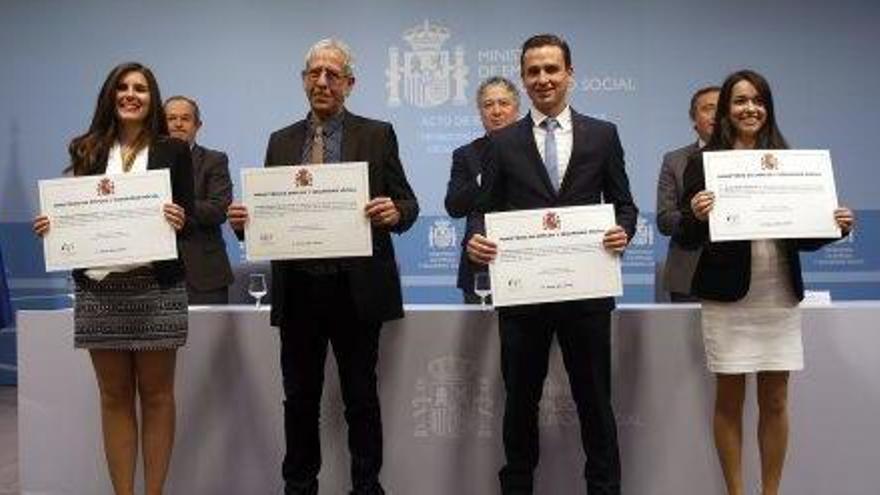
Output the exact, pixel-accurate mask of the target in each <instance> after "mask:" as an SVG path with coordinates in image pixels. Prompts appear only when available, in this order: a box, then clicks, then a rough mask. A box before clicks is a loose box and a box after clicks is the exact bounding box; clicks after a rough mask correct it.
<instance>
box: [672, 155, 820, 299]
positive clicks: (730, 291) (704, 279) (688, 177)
mask: <svg viewBox="0 0 880 495" xmlns="http://www.w3.org/2000/svg"><path fill="white" fill-rule="evenodd" d="M683 182H684V195H683V196H682V199H681V203H679V206H678V207H679V210H680V211H681V224H680V228H679V229H678V230H677V231H676V232H675V233H674V234H673V239H674V240H675V241H676V242H677V243H678V244H679V245H680V246H682V247H684V248H685V249H700V248H702V253H701V254H700V259H699V260H698V261H697V268H696V271H695V272H694V277H693V280H692V281H691V294H693V295H695V296H697V297H699V298H701V299H708V300H711V301H723V302H732V301H738V300H740V299H742V298H743V297H745V295H746V294H747V293H748V292H749V282H750V280H751V275H752V270H751V268H752V245H751V241H725V242H711V241H709V222H702V221H700V220H697V218H696V217H695V216H694V213H693V210H691V199H693V197H694V196H695V195H696V194H697V193H698V192H700V191H702V190H704V189H706V179H705V175H704V172H703V154H702V153H696V154H693V155H691V157H690V158H689V159H688V165H687V168H686V169H685V172H684V180H683ZM835 240H836V239H785V240H782V241H781V242H782V245H783V249H784V252H785V256H786V258H787V259H788V266H789V279H790V280H791V286H792V288H793V290H794V296H795V297H796V298H797V300H798V301H800V300H803V298H804V279H803V276H802V275H801V257H800V253H799V252H800V251H815V250H817V249H819V248H821V247H822V246H824V245H825V244H828V243H830V242H833V241H835Z"/></svg>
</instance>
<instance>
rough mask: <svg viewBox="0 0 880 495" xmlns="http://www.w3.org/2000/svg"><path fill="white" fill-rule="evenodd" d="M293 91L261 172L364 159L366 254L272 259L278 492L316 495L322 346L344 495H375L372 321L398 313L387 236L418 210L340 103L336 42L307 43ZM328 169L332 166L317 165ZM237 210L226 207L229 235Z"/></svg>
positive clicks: (374, 136) (382, 150)
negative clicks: (334, 373) (297, 114)
mask: <svg viewBox="0 0 880 495" xmlns="http://www.w3.org/2000/svg"><path fill="white" fill-rule="evenodd" d="M302 80H303V87H304V88H305V93H306V97H307V98H308V100H309V105H310V108H311V111H310V112H309V114H308V115H307V116H306V118H305V119H304V120H301V121H299V122H296V123H295V124H293V125H291V126H288V127H285V128H284V129H281V130H279V131H276V132H275V133H273V134H272V137H271V138H270V139H269V147H268V149H267V150H266V162H265V164H266V166H274V165H293V164H301V163H335V162H351V161H365V162H368V163H369V183H370V198H372V199H371V200H370V201H369V202H368V203H367V205H366V208H365V215H367V217H369V219H370V221H371V223H372V226H373V232H372V235H373V255H372V256H370V257H361V258H336V259H329V258H325V259H321V260H308V261H306V260H298V261H294V260H287V261H273V262H272V291H273V293H274V294H275V297H274V298H273V299H272V316H271V320H272V325H274V326H277V327H279V329H280V333H281V371H282V376H283V380H284V394H285V399H286V400H285V402H284V428H285V434H286V440H287V453H286V455H285V457H284V465H283V467H282V471H283V475H284V481H285V494H288V495H290V494H317V493H318V479H317V476H318V471H319V470H320V466H321V446H320V440H319V438H320V437H319V431H318V424H319V412H320V402H321V390H322V388H323V383H324V360H325V357H326V354H327V344H328V342H329V343H330V344H331V345H332V347H333V353H334V355H335V357H336V364H337V369H338V370H339V381H340V384H341V387H342V399H343V402H344V403H345V419H346V421H347V422H348V447H349V451H350V453H351V478H352V483H353V491H352V493H353V494H357V495H378V494H383V493H384V491H383V489H382V486H381V485H380V484H379V470H380V468H381V467H382V423H381V418H380V412H379V397H378V394H377V392H376V362H377V359H378V347H379V331H380V328H381V327H382V323H383V322H385V321H389V320H394V319H398V318H402V317H403V304H402V298H401V289H400V276H399V274H398V272H397V264H396V262H395V259H394V248H393V246H392V244H391V236H390V233H391V232H396V233H401V232H404V231H406V230H407V229H409V228H410V227H411V226H412V224H413V223H414V222H415V220H416V217H417V216H418V212H419V206H418V202H417V201H416V198H415V195H414V194H413V192H412V189H411V188H410V185H409V183H408V182H407V179H406V175H405V174H404V171H403V166H402V164H401V163H400V158H399V157H398V150H397V138H396V136H395V133H394V129H393V128H392V126H391V124H389V123H387V122H380V121H377V120H371V119H367V118H364V117H359V116H357V115H354V114H352V113H350V112H348V110H346V109H345V107H344V102H345V98H346V97H347V96H348V94H349V93H350V91H351V89H352V87H353V86H354V82H355V78H354V74H353V72H352V56H351V51H350V50H349V48H348V47H347V46H346V45H345V44H344V43H342V42H340V41H337V40H332V39H329V40H322V41H319V42H318V43H316V44H315V45H314V46H313V47H312V48H311V49H310V50H309V52H308V54H307V56H306V64H305V69H304V70H303V72H302ZM327 166H332V165H327ZM247 218H248V215H247V208H246V207H245V206H243V205H233V206H231V207H230V209H229V222H230V224H231V225H232V226H233V228H235V229H236V230H238V231H241V229H243V228H244V225H245V223H246V222H247Z"/></svg>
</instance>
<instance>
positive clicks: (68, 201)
mask: <svg viewBox="0 0 880 495" xmlns="http://www.w3.org/2000/svg"><path fill="white" fill-rule="evenodd" d="M38 187H39V191H40V212H41V213H42V214H44V215H47V216H48V217H49V222H50V227H49V232H48V233H47V234H46V235H45V236H43V251H44V253H45V260H46V271H50V272H51V271H61V270H71V269H74V268H89V267H94V266H113V265H124V264H132V263H145V262H150V261H157V260H166V259H175V258H177V236H176V234H175V232H174V228H173V227H171V225H170V224H169V223H168V221H167V220H165V215H164V213H163V212H162V206H163V205H164V204H165V203H171V202H172V199H171V198H172V196H171V176H170V174H169V172H168V170H167V169H161V170H148V171H147V172H144V173H139V174H119V175H90V176H84V177H69V178H62V179H50V180H41V181H39V185H38Z"/></svg>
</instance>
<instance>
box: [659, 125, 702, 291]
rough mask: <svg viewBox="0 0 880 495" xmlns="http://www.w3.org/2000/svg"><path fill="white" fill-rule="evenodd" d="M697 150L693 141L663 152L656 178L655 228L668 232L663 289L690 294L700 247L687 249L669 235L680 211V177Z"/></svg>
mask: <svg viewBox="0 0 880 495" xmlns="http://www.w3.org/2000/svg"><path fill="white" fill-rule="evenodd" d="M699 150H700V148H699V146H698V145H697V143H696V142H694V143H691V144H689V145H687V146H684V147H682V148H678V149H677V150H673V151H670V152H669V153H666V154H665V155H663V166H662V167H661V168H660V177H659V179H658V180H657V228H658V229H659V230H660V233H661V234H663V235H665V236H668V237H669V238H670V239H669V252H668V253H667V255H666V263H665V266H664V268H663V290H665V291H667V292H678V293H681V294H690V292H691V280H692V279H693V276H694V270H695V269H696V267H697V260H699V259H700V250H699V249H697V250H687V249H684V248H682V247H681V246H680V245H678V243H677V242H675V240H674V239H672V236H673V235H675V233H676V232H678V229H679V228H680V227H679V224H680V222H681V213H680V212H679V210H678V206H679V202H680V201H681V198H682V195H683V194H684V185H683V182H682V181H683V177H684V170H685V168H686V167H687V163H688V157H689V156H690V155H692V154H694V153H697V152H698V151H699Z"/></svg>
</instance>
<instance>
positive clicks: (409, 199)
mask: <svg viewBox="0 0 880 495" xmlns="http://www.w3.org/2000/svg"><path fill="white" fill-rule="evenodd" d="M343 119H344V120H343V124H342V125H343V129H342V132H343V135H342V161H346V162H349V161H366V162H368V163H369V179H370V198H375V197H378V196H387V197H390V198H391V199H392V200H393V201H394V204H395V205H396V206H397V209H398V210H399V211H400V221H399V222H398V223H397V225H395V226H394V227H392V228H391V231H392V232H397V233H401V232H404V231H406V230H407V229H409V228H410V227H411V226H412V225H413V223H414V222H415V221H416V218H417V217H418V215H419V204H418V201H417V200H416V197H415V194H413V191H412V188H411V187H410V185H409V182H407V179H406V175H405V173H404V171H403V165H402V164H401V162H400V157H399V156H398V150H397V136H396V135H395V134H394V128H393V127H392V126H391V124H389V123H387V122H380V121H378V120H371V119H367V118H364V117H360V116H357V115H354V114H352V113H349V112H347V111H346V112H345V115H344V116H343ZM306 129H307V125H306V121H305V120H301V121H299V122H296V123H295V124H293V125H290V126H288V127H285V128H284V129H281V130H279V131H276V132H274V133H273V134H272V136H271V137H270V138H269V146H268V148H267V150H266V161H265V165H266V166H267V167H271V166H276V165H296V164H299V163H300V162H301V158H302V149H303V143H304V141H305V137H306ZM347 260H348V262H347V266H349V267H350V270H349V271H348V273H349V285H350V288H351V297H352V300H353V301H354V304H355V307H356V308H357V311H358V316H359V317H360V318H361V319H363V320H367V321H379V322H382V321H388V320H393V319H397V318H402V317H403V297H402V296H401V289H400V275H399V274H398V271H397V262H396V260H395V258H394V246H393V245H392V243H391V236H390V235H389V230H388V229H384V228H376V227H373V255H372V256H370V257H365V258H347ZM298 265H299V262H298V261H295V260H288V261H273V262H272V293H273V297H272V314H271V321H272V325H274V326H280V325H281V322H282V320H284V319H285V318H288V317H290V318H297V317H298V315H299V314H300V312H301V311H306V312H307V311H308V310H309V308H304V307H302V305H301V304H299V301H300V300H302V297H301V294H300V293H301V291H302V290H303V288H302V286H301V285H300V284H298V283H297V280H298V279H299V278H300V277H301V276H302V272H300V271H299V270H298Z"/></svg>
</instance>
